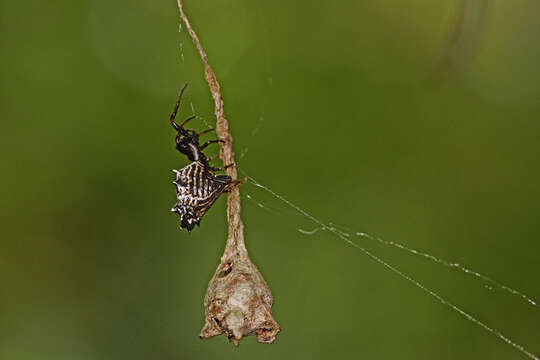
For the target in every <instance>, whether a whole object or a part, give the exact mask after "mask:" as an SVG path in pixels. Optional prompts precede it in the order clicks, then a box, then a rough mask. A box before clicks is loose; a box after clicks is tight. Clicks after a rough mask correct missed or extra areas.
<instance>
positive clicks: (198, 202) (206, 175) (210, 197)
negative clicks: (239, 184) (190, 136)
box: [171, 161, 231, 231]
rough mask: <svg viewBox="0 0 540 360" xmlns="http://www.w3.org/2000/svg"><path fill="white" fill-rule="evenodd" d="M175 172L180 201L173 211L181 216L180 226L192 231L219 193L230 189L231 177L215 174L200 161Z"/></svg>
mask: <svg viewBox="0 0 540 360" xmlns="http://www.w3.org/2000/svg"><path fill="white" fill-rule="evenodd" d="M173 172H174V173H175V174H176V179H175V181H173V184H174V185H175V187H176V197H177V198H178V201H177V203H176V204H175V205H174V206H173V208H172V209H171V211H173V212H176V213H178V215H179V216H180V222H181V223H180V226H181V227H182V228H186V229H187V230H188V231H191V229H193V227H194V226H195V225H199V224H200V221H201V218H202V216H203V215H204V214H205V213H206V211H208V209H209V208H210V207H211V206H212V204H213V203H214V202H215V201H216V200H217V198H218V197H219V195H221V194H222V193H223V192H224V191H226V190H227V189H228V186H229V184H230V183H231V178H230V177H229V176H226V175H218V176H215V175H214V174H213V173H212V172H211V171H210V170H208V169H206V168H205V166H204V164H202V163H201V162H199V161H194V162H192V163H191V164H189V165H188V166H186V167H184V168H183V169H180V170H173Z"/></svg>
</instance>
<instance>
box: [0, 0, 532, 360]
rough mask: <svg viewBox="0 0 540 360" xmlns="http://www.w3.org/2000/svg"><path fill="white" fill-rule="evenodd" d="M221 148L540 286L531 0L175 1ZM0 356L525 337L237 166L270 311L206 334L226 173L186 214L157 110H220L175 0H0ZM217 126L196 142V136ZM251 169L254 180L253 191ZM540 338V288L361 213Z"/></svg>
mask: <svg viewBox="0 0 540 360" xmlns="http://www.w3.org/2000/svg"><path fill="white" fill-rule="evenodd" d="M185 9H186V11H187V13H188V16H190V18H191V21H192V24H193V26H194V27H195V29H196V30H197V31H198V33H199V37H200V38H201V40H202V42H203V45H204V46H205V47H206V50H207V52H208V55H209V59H210V62H211V64H212V65H213V67H214V69H215V71H216V74H217V76H218V78H219V80H220V82H221V84H222V88H223V96H224V101H225V109H226V115H227V118H228V120H229V121H230V125H231V131H232V134H233V137H234V148H235V151H236V152H237V157H238V165H239V167H240V169H242V170H243V171H245V172H246V173H247V174H249V175H250V176H252V177H253V178H255V179H256V180H257V181H259V182H261V183H263V184H265V185H267V186H269V187H270V188H271V189H272V190H274V191H276V192H277V193H279V194H281V195H283V196H284V197H285V198H287V199H288V200H290V201H292V202H293V203H295V204H298V205H299V206H300V207H301V208H303V209H304V210H306V211H307V212H308V213H310V214H312V215H314V216H316V217H317V218H319V219H321V220H322V221H324V222H332V223H334V224H337V225H339V226H341V229H345V231H347V232H349V233H351V234H354V233H355V232H358V231H362V232H368V233H370V234H373V235H376V236H380V237H382V238H383V239H386V240H392V241H397V242H401V243H404V244H407V245H408V246H411V247H414V248H418V249H422V250H424V251H427V252H429V253H430V254H433V255H435V256H438V257H442V258H444V259H449V260H452V261H456V262H459V263H462V264H466V265H468V266H470V267H471V268H473V269H475V270H477V271H480V272H482V273H483V274H486V275H488V276H490V277H492V278H494V279H496V280H498V281H500V282H502V283H504V284H507V285H509V286H511V287H512V288H515V289H517V290H520V291H523V292H525V293H527V294H528V295H529V296H531V297H533V298H540V281H539V280H538V275H539V274H540V272H539V270H538V260H539V251H540V243H539V241H538V240H539V239H540V227H539V226H538V225H539V224H538V220H539V216H540V205H539V202H540V167H539V165H538V157H539V154H540V142H539V139H540V122H539V119H540V20H539V19H538V14H539V13H540V2H538V1H534V0H514V1H490V0H480V1H469V0H452V1H432V0H414V1H400V0H378V1H375V0H374V1H351V0H348V1H347V0H337V1H262V0H256V1H255V0H249V1H248V0H242V1H224V0H220V1H188V0H186V3H185ZM0 17H1V34H2V37H1V43H0V44H1V45H0V46H1V49H2V56H1V58H0V64H1V67H0V71H1V83H0V89H1V90H0V92H1V97H0V99H1V100H0V101H1V110H0V111H1V119H2V131H1V135H0V136H1V143H0V144H1V148H0V150H1V152H2V154H3V155H2V165H1V168H0V172H1V173H0V175H1V176H0V178H1V182H2V186H1V189H2V206H1V208H0V212H1V219H2V224H1V226H2V240H1V250H0V280H1V282H2V291H1V293H0V312H1V313H0V358H2V359H6V360H8V359H9V360H11V359H14V360H26V359H84V360H86V359H217V358H219V359H223V358H238V359H252V358H257V359H275V358H278V357H279V358H282V359H288V358H295V359H328V358H339V359H345V358H351V357H353V358H362V359H394V358H397V357H399V358H401V359H524V358H526V356H524V355H523V354H522V353H520V352H518V351H516V350H515V349H513V348H512V347H511V346H509V345H507V344H505V343H504V342H503V341H501V340H500V339H498V338H496V337H495V336H493V335H491V334H489V333H488V332H486V331H485V330H483V329H481V328H480V327H479V326H477V325H475V324H473V323H472V322H470V321H467V320H466V319H464V318H463V317H461V316H459V315H458V314H457V313H456V312H453V311H451V310H450V309H449V308H448V307H445V306H443V305H442V304H441V303H439V302H438V301H437V300H435V299H434V298H432V297H430V296H428V295H426V294H425V293H424V292H422V291H421V290H420V289H418V288H416V287H414V286H413V285H412V284H410V283H408V282H407V281H405V280H404V279H402V278H400V277H398V276H396V275H395V274H394V273H392V272H390V271H388V270H387V269H385V268H384V267H383V266H381V265H380V264H378V263H376V262H374V261H373V260H371V259H370V258H368V257H366V256H365V255H364V254H362V253H361V252H360V251H359V250H357V249H355V248H353V247H351V246H350V245H348V244H347V243H345V242H344V241H342V240H340V239H339V238H337V237H335V236H334V235H332V234H330V233H328V232H322V231H319V232H316V233H314V234H313V235H304V234H302V233H301V232H299V229H302V230H308V231H310V230H313V229H315V228H316V225H315V224H313V223H311V222H310V221H309V219H307V218H306V217H304V216H301V215H298V214H297V213H296V212H295V211H294V210H293V209H291V208H290V207H288V206H287V205H286V204H284V203H282V202H280V201H279V200H278V199H276V198H275V197H273V196H272V195H271V194H269V193H268V192H265V191H263V190H261V189H259V188H257V187H256V186H254V185H253V184H249V183H248V184H246V185H244V186H243V187H242V190H241V191H242V195H243V204H244V221H245V225H246V241H247V246H248V249H249V250H250V254H251V257H252V259H253V261H254V262H255V263H256V264H257V265H258V266H259V268H260V270H261V272H262V273H263V275H264V277H265V279H266V280H267V282H268V283H269V285H270V287H271V289H272V291H273V294H274V297H275V305H274V315H275V318H276V320H277V321H278V322H279V323H280V325H281V327H282V329H283V330H282V332H281V333H280V335H279V336H278V339H277V341H276V343H275V344H273V345H263V344H257V343H256V341H255V339H254V338H253V337H250V338H247V339H244V340H243V341H242V343H241V346H240V347H239V348H234V347H233V346H232V345H231V344H229V343H227V340H226V338H225V337H223V336H221V337H218V338H214V339H211V340H206V341H202V340H200V339H199V338H198V334H199V331H200V330H201V328H202V325H203V306H202V300H203V296H204V292H205V289H206V285H207V283H208V281H209V279H210V277H211V275H212V274H213V272H214V270H215V268H216V266H217V265H218V261H219V257H220V256H221V254H222V251H223V247H224V240H225V238H226V219H225V197H223V198H221V199H220V200H219V201H218V202H217V203H216V204H215V205H214V207H213V208H212V209H211V211H210V212H209V213H208V214H207V215H206V216H205V217H204V219H203V221H202V226H201V228H200V229H196V230H195V231H193V232H192V233H191V234H188V233H186V232H185V231H180V229H179V222H178V219H177V217H175V216H174V214H172V213H170V211H169V209H170V207H171V206H172V204H173V203H174V202H175V193H174V188H173V186H172V184H171V181H172V180H173V174H172V173H171V172H170V169H172V168H180V167H183V166H185V165H186V164H187V159H186V158H185V157H183V156H180V154H178V153H177V152H176V151H175V150H174V146H173V141H174V140H173V139H174V132H173V131H172V129H171V128H170V126H169V124H168V116H169V114H170V111H171V110H172V107H173V104H174V101H175V99H176V94H177V92H178V90H179V89H180V87H181V85H182V84H183V83H184V82H186V81H189V82H190V86H189V88H188V91H187V93H186V98H185V102H184V103H183V107H182V108H181V112H180V118H185V117H187V116H189V115H191V114H193V113H195V114H197V115H199V116H200V119H199V120H196V121H193V122H192V123H193V126H194V127H195V128H196V129H198V130H202V129H204V128H205V127H206V125H205V122H207V123H208V124H213V123H214V119H213V104H212V101H211V97H210V95H209V92H208V88H207V85H206V84H205V82H204V80H203V72H202V69H203V68H202V65H201V63H200V60H199V58H198V56H197V54H196V53H195V52H194V47H193V44H192V43H191V41H190V40H189V38H188V36H187V33H186V32H185V30H184V29H182V30H181V31H179V24H180V21H179V16H178V9H177V7H176V3H175V2H174V1H173V0H170V1H114V2H112V1H105V0H94V1H91V0H81V1H61V0H50V1H5V0H3V1H2V2H1V9H0ZM215 151H217V148H216V147H214V148H211V149H210V148H209V151H208V153H209V154H212V153H213V152H215ZM248 195H249V197H248ZM354 240H355V241H357V242H358V244H359V245H361V246H363V247H365V248H366V249H369V250H370V251H372V252H373V253H374V254H376V255H377V256H380V257H381V258H383V259H384V260H385V261H388V262H390V263H391V264H393V265H395V266H397V267H398V268H399V269H401V270H402V271H404V272H405V273H407V274H409V275H411V276H412V277H414V279H416V280H418V281H420V282H422V283H423V284H425V285H426V286H428V287H429V288H431V289H433V290H435V291H437V292H439V293H440V294H441V295H442V296H444V297H445V298H447V299H448V300H449V301H452V302H454V303H456V304H458V305H459V306H461V307H462V308H463V309H464V310H465V311H468V312H470V313H472V314H474V315H475V316H476V317H478V318H479V319H480V320H482V321H484V322H485V323H486V324H487V325H488V326H491V327H494V328H496V329H498V330H500V331H502V332H503V333H504V334H505V335H506V336H509V337H510V338H511V339H513V340H515V341H516V342H517V343H519V344H521V345H523V346H525V348H527V349H528V350H529V351H531V352H533V353H535V354H540V309H539V308H538V307H536V308H535V307H533V306H530V305H528V304H527V303H526V302H525V301H522V300H521V299H520V298H518V297H515V296H511V295H509V294H507V293H505V292H502V291H498V290H491V291H490V290H489V289H487V288H486V287H485V286H484V284H483V283H482V282H480V281H476V280H474V279H472V278H471V277H470V276H467V275H466V274H463V273H459V272H455V271H452V270H451V269H448V268H445V267H442V266H439V265H437V264H434V263H431V262H428V261H426V260H425V259H422V258H418V257H414V256H410V255H409V254H407V253H404V252H402V251H400V250H397V249H393V248H390V247H385V246H382V245H380V244H377V243H376V242H375V241H371V240H368V239H364V238H357V237H355V238H354Z"/></svg>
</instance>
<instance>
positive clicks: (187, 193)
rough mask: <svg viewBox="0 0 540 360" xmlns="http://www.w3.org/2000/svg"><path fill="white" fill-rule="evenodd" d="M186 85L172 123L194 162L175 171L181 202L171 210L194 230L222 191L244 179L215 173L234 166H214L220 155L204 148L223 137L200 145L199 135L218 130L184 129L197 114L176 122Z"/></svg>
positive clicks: (182, 148)
mask: <svg viewBox="0 0 540 360" xmlns="http://www.w3.org/2000/svg"><path fill="white" fill-rule="evenodd" d="M186 86H187V83H186V84H185V85H184V87H182V90H180V94H179V95H178V100H177V101H176V105H175V106H174V110H173V112H172V114H171V118H170V122H171V125H172V126H173V128H174V129H175V130H176V131H177V135H176V150H178V151H180V152H181V153H182V154H185V155H187V157H188V159H189V160H190V161H191V164H189V165H188V166H186V167H184V168H182V169H180V170H172V171H173V172H174V173H175V174H176V179H175V180H174V181H173V184H174V185H175V187H176V197H177V198H178V202H177V203H176V204H175V205H174V206H173V208H172V209H171V211H173V212H175V213H178V215H179V216H180V227H181V228H185V229H187V230H188V231H191V230H192V229H193V228H194V227H195V225H199V226H200V222H201V218H202V217H203V215H204V214H205V213H206V212H207V211H208V209H210V207H211V206H212V204H214V202H215V201H216V200H217V198H218V197H219V196H220V195H221V194H222V193H224V192H226V191H228V190H229V189H230V188H231V187H232V186H235V185H238V184H241V183H242V181H238V180H234V181H233V180H232V178H231V177H230V176H228V175H215V174H214V172H215V171H221V170H224V169H226V168H228V167H231V166H233V165H234V164H228V165H225V166H223V167H220V168H215V167H212V166H210V164H209V162H210V161H211V160H213V159H215V158H217V155H214V156H211V157H206V155H205V154H204V153H203V150H204V149H205V148H206V147H207V146H208V145H210V144H213V143H217V142H223V140H218V139H215V140H208V141H206V142H205V143H204V144H202V145H200V144H199V136H201V135H203V134H206V133H208V132H210V131H213V130H214V129H207V130H204V131H202V132H200V133H197V132H196V131H195V130H190V129H184V125H185V124H186V123H187V122H188V121H190V120H192V119H194V118H195V117H196V116H192V117H189V118H187V119H186V120H184V122H182V123H181V124H180V125H178V124H177V123H176V122H175V121H174V119H175V117H176V112H177V111H178V107H179V106H180V100H181V99H182V94H183V93H184V90H185V88H186Z"/></svg>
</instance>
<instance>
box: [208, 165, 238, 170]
mask: <svg viewBox="0 0 540 360" xmlns="http://www.w3.org/2000/svg"><path fill="white" fill-rule="evenodd" d="M231 166H234V163H232V164H228V165H225V166H222V167H218V168H215V167H211V166H210V167H209V168H210V170H212V171H221V170H225V169H228V168H230V167H231Z"/></svg>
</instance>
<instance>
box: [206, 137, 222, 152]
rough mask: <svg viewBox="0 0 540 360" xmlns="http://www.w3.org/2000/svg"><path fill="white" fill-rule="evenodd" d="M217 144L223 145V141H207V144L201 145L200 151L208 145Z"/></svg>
mask: <svg viewBox="0 0 540 360" xmlns="http://www.w3.org/2000/svg"><path fill="white" fill-rule="evenodd" d="M217 142H220V143H225V141H224V140H221V139H215V140H208V141H207V142H205V143H204V144H202V145H201V147H200V149H201V150H202V149H204V148H205V147H207V146H208V145H210V144H213V143H217Z"/></svg>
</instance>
